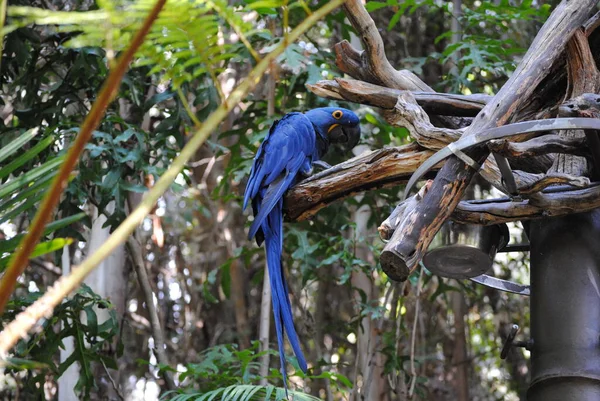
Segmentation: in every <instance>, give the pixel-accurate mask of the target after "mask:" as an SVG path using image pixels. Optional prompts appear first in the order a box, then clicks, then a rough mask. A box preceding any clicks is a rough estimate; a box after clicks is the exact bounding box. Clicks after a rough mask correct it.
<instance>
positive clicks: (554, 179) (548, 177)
mask: <svg viewBox="0 0 600 401" xmlns="http://www.w3.org/2000/svg"><path fill="white" fill-rule="evenodd" d="M514 173H515V179H516V181H517V187H518V188H519V193H520V194H521V195H524V196H527V195H531V194H534V193H536V192H540V191H542V190H544V189H545V188H547V187H549V186H551V185H559V184H568V185H572V186H574V187H577V188H586V187H589V186H590V179H589V178H587V177H582V176H579V175H571V174H565V173H558V172H554V173H548V174H531V173H525V172H523V171H514Z"/></svg>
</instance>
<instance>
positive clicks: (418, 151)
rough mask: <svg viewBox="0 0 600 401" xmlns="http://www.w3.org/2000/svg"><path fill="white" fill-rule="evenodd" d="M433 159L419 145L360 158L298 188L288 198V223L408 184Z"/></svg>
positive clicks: (299, 185)
mask: <svg viewBox="0 0 600 401" xmlns="http://www.w3.org/2000/svg"><path fill="white" fill-rule="evenodd" d="M431 155H433V152H432V151H430V150H425V149H422V148H421V147H420V146H419V145H417V144H416V143H411V144H408V145H404V146H398V147H390V148H384V149H379V150H376V151H373V152H369V153H366V154H362V155H359V156H357V157H355V158H353V159H350V160H347V161H345V162H344V163H341V164H338V165H337V166H334V167H333V168H330V169H328V170H325V171H323V172H321V173H319V174H318V175H316V176H315V177H311V178H309V179H307V180H304V181H302V182H300V183H299V184H298V185H296V186H294V187H293V188H292V189H291V190H290V191H288V193H287V194H286V197H285V205H284V207H285V212H286V219H288V220H304V219H306V218H308V217H311V216H312V215H314V214H315V213H316V212H317V211H319V210H320V209H321V208H323V207H325V206H327V205H329V204H330V203H332V202H334V201H336V200H338V199H342V198H344V197H346V196H350V195H352V194H355V193H358V192H363V191H367V190H370V189H377V188H383V187H387V186H392V185H398V184H399V183H402V182H406V181H408V179H409V178H410V176H411V174H412V173H413V172H414V171H415V170H416V169H417V167H419V166H420V165H421V164H422V163H423V162H424V161H425V160H427V159H428V158H429V157H431Z"/></svg>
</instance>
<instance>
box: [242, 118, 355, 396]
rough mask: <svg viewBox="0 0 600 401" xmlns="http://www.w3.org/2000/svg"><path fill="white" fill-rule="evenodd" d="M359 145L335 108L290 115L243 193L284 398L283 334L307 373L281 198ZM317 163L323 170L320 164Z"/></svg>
mask: <svg viewBox="0 0 600 401" xmlns="http://www.w3.org/2000/svg"><path fill="white" fill-rule="evenodd" d="M359 140H360V125H359V118H358V116H357V115H356V114H355V113H354V112H352V111H351V110H348V109H344V108H340V107H321V108H316V109H312V110H309V111H307V112H305V113H299V112H291V113H288V114H286V115H285V116H283V117H282V118H281V119H280V120H278V121H275V122H274V124H273V125H272V126H271V128H270V130H269V133H268V134H267V136H266V137H265V139H264V140H263V142H262V143H261V145H260V147H259V148H258V151H257V152H256V155H255V157H254V161H253V164H252V168H251V169H250V177H249V178H248V183H247V184H246V190H245V193H244V204H243V210H245V209H246V207H247V206H248V201H250V200H252V209H253V214H254V221H253V222H252V224H251V226H250V230H249V233H248V239H249V240H252V239H253V238H256V243H257V244H258V245H259V246H260V245H261V244H262V243H263V242H264V244H265V253H266V259H267V269H268V273H269V281H270V286H271V294H272V304H273V315H274V317H275V319H274V320H275V331H276V333H277V343H278V347H279V358H280V364H281V373H282V376H283V382H284V386H285V389H286V394H287V374H286V365H285V353H284V334H286V333H287V338H288V340H289V342H290V345H291V347H292V350H293V351H294V354H295V355H296V358H297V359H298V365H299V367H300V369H302V371H303V372H304V373H306V370H307V366H306V359H305V358H304V355H303V353H302V349H301V348H300V342H299V341H298V334H297V333H296V329H295V327H294V322H293V316H292V306H291V304H290V300H289V298H288V285H287V281H286V279H285V275H284V272H283V267H282V265H281V254H282V249H283V198H284V194H285V192H286V191H287V190H288V189H289V188H290V187H291V186H293V185H294V184H295V183H296V182H297V181H299V180H300V179H301V178H303V177H308V176H310V175H311V174H312V172H313V165H321V166H328V165H326V164H325V163H323V162H321V157H323V155H324V154H325V153H326V152H327V150H328V148H329V145H330V144H339V145H340V146H341V147H342V148H345V150H349V149H352V148H353V147H355V146H356V145H357V144H358V141H359ZM321 163H322V164H321Z"/></svg>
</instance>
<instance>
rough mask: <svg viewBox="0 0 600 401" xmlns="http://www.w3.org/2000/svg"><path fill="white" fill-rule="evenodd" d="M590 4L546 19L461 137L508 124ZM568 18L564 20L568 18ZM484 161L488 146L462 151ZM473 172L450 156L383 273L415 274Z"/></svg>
mask: <svg viewBox="0 0 600 401" xmlns="http://www.w3.org/2000/svg"><path fill="white" fill-rule="evenodd" d="M594 6H595V2H594V1H591V0H580V1H563V2H562V3H561V4H560V5H558V7H557V8H556V9H555V10H554V11H553V13H552V14H551V16H550V18H549V19H548V20H547V21H546V23H545V24H544V26H543V27H542V29H541V30H540V32H539V33H538V35H537V36H536V38H535V40H534V41H533V43H532V45H531V47H530V48H529V50H528V52H527V54H526V55H525V57H524V58H523V61H522V62H521V64H520V65H519V67H518V68H517V70H516V71H515V72H514V73H513V75H512V76H511V78H510V79H509V80H508V81H507V82H506V84H505V85H504V86H503V87H502V89H501V90H500V91H499V92H498V94H497V95H496V96H495V97H494V98H493V100H491V101H490V102H489V103H488V104H487V105H486V106H485V107H484V109H483V110H482V111H481V112H480V113H479V114H478V115H477V117H475V119H474V120H473V123H472V124H471V125H470V126H469V127H468V128H467V130H466V131H465V133H464V135H465V136H470V135H474V134H475V133H477V132H480V131H482V130H484V129H488V128H491V127H494V126H500V125H503V124H506V123H507V122H509V121H510V120H511V119H513V118H514V117H515V115H516V112H517V110H518V109H519V108H520V107H521V106H523V105H524V104H525V103H526V102H527V101H528V100H529V98H530V97H531V96H532V94H533V93H534V91H535V89H536V88H537V86H538V84H539V83H540V82H541V81H542V80H543V79H544V77H545V76H546V75H547V74H548V72H549V71H551V67H552V66H553V64H554V63H555V61H556V60H557V59H558V58H559V56H560V55H561V54H562V52H563V50H564V48H565V45H566V43H567V40H568V39H569V38H570V37H571V35H572V34H573V33H574V32H575V31H576V30H577V29H578V27H579V26H581V25H582V24H583V23H584V22H585V21H586V20H587V18H588V16H589V15H590V14H591V10H592V9H593V7H594ZM567 16H568V17H567ZM466 153H467V154H468V155H469V156H470V157H471V158H472V159H474V160H475V161H477V162H479V163H482V162H483V161H484V160H485V159H486V158H487V156H488V153H489V151H488V149H487V147H479V148H472V149H471V150H469V151H468V152H466ZM475 172H476V171H475V170H474V169H472V168H471V167H469V166H468V165H466V164H465V163H464V162H463V161H461V160H460V159H458V158H456V157H451V158H449V159H448V160H447V161H446V163H445V164H444V166H443V167H442V169H441V170H440V172H439V173H438V174H437V176H436V178H435V181H434V183H433V184H432V186H431V189H430V190H429V191H428V192H427V193H426V194H425V197H424V199H423V201H422V202H420V203H418V204H417V205H416V207H415V208H414V209H412V210H411V211H409V212H408V213H405V215H404V216H403V218H404V221H403V222H401V223H400V227H401V229H399V230H398V231H397V232H395V233H394V236H393V237H392V240H391V241H390V242H389V243H388V244H387V245H386V247H385V248H384V251H383V253H382V255H381V264H382V267H383V268H384V270H386V271H392V272H399V273H402V272H406V273H407V274H406V277H403V279H406V278H407V277H408V273H409V272H411V271H412V270H414V268H415V267H416V266H417V264H418V263H419V261H420V260H421V259H422V257H423V254H424V252H425V251H426V250H427V248H428V246H429V244H430V243H431V240H432V239H433V237H434V235H435V234H436V233H437V231H438V230H439V228H440V227H441V225H442V224H443V223H444V222H445V221H446V219H447V218H449V217H450V215H451V214H452V212H453V211H454V209H455V208H456V206H457V204H458V202H459V201H460V199H461V198H462V196H463V194H464V191H465V190H466V188H467V186H468V185H469V183H470V182H471V179H472V177H473V175H474V174H475Z"/></svg>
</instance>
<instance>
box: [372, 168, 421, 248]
mask: <svg viewBox="0 0 600 401" xmlns="http://www.w3.org/2000/svg"><path fill="white" fill-rule="evenodd" d="M432 183H433V181H431V180H427V182H426V183H425V185H423V186H422V187H421V189H419V192H417V193H416V194H414V195H413V196H411V197H410V198H408V199H406V200H404V201H402V202H400V204H399V205H398V206H396V208H395V209H394V210H393V211H392V213H391V214H390V215H389V216H388V218H387V219H385V220H384V221H383V223H381V224H380V225H379V227H378V228H377V231H379V236H380V237H381V239H383V240H385V241H387V240H389V239H390V238H392V234H394V231H395V230H396V227H398V224H400V221H401V220H402V216H403V215H404V212H405V211H406V210H407V209H412V208H414V205H415V204H416V203H418V202H420V201H421V199H423V196H424V195H425V192H427V190H428V189H429V188H431V184H432Z"/></svg>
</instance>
